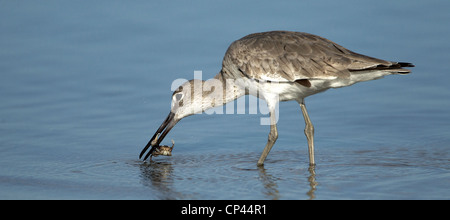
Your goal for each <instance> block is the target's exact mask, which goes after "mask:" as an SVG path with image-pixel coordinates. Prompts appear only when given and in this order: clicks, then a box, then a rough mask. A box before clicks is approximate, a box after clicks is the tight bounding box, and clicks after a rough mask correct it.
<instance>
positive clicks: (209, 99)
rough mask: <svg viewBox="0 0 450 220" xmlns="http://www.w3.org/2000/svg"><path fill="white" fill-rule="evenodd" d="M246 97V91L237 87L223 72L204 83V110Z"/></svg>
mask: <svg viewBox="0 0 450 220" xmlns="http://www.w3.org/2000/svg"><path fill="white" fill-rule="evenodd" d="M243 95H245V89H241V88H240V87H239V86H237V85H236V83H235V80H233V79H231V78H227V77H226V75H225V74H223V73H222V72H220V73H218V74H217V75H216V76H215V77H214V78H212V79H209V80H206V81H203V82H202V96H203V110H206V109H209V108H213V107H217V106H221V105H224V104H226V103H228V102H231V101H233V100H235V99H237V98H239V97H241V96H243Z"/></svg>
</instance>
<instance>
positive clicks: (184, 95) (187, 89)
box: [139, 79, 205, 160]
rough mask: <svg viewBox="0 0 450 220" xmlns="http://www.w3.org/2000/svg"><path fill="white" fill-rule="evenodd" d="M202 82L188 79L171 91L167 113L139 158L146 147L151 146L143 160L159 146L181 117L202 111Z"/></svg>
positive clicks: (145, 149)
mask: <svg viewBox="0 0 450 220" xmlns="http://www.w3.org/2000/svg"><path fill="white" fill-rule="evenodd" d="M203 84H204V81H202V80H198V79H194V80H190V81H187V82H185V83H184V84H182V85H181V86H179V87H178V89H176V90H175V91H174V92H173V94H172V103H171V109H170V113H169V115H168V116H167V118H166V119H165V120H164V122H163V123H162V124H161V126H160V127H159V128H158V130H157V131H156V132H155V134H154V135H153V137H152V138H151V139H150V141H149V142H148V144H147V145H146V146H145V148H144V149H143V150H142V152H141V154H140V156H139V158H141V157H142V156H143V154H144V153H145V152H146V151H147V149H148V148H149V147H150V146H151V147H152V148H151V149H150V151H149V152H148V153H147V155H146V156H145V157H144V160H146V159H147V158H148V157H149V156H150V155H151V154H152V152H153V151H154V150H155V149H156V147H157V146H159V144H160V143H161V141H162V140H163V139H164V137H166V135H167V134H168V133H169V131H170V130H171V129H172V128H173V127H174V126H175V125H176V124H177V123H178V122H179V121H180V120H181V119H182V118H185V117H187V116H190V115H193V114H196V113H201V112H203V111H204V109H205V105H204V100H205V98H204V97H203V95H204V94H203V93H204V92H203Z"/></svg>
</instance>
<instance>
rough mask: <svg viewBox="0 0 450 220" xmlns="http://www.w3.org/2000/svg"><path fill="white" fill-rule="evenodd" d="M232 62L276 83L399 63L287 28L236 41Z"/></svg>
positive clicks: (229, 59) (343, 74) (229, 54)
mask: <svg viewBox="0 0 450 220" xmlns="http://www.w3.org/2000/svg"><path fill="white" fill-rule="evenodd" d="M230 63H231V64H233V65H234V67H235V68H236V69H237V70H238V71H240V72H241V73H242V74H243V75H244V76H246V77H248V78H251V79H256V80H265V81H277V82H294V81H296V80H302V79H334V78H338V77H349V76H350V74H351V72H352V71H359V70H366V69H371V68H372V69H373V68H377V67H390V66H393V65H395V64H398V63H395V62H389V61H385V60H380V59H376V58H372V57H368V56H365V55H361V54H357V53H355V52H352V51H350V50H347V49H346V48H344V47H342V46H340V45H338V44H336V43H334V42H332V41H330V40H327V39H325V38H322V37H319V36H316V35H312V34H307V33H300V32H287V31H274V32H265V33H256V34H251V35H248V36H246V37H244V38H242V39H239V40H237V41H235V42H233V43H232V44H231V45H230V47H229V48H228V51H227V53H226V54H225V57H224V64H223V67H224V68H226V66H225V65H230Z"/></svg>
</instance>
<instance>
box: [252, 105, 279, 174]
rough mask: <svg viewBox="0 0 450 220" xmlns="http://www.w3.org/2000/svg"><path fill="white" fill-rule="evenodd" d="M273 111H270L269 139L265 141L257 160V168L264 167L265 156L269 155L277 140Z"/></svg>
mask: <svg viewBox="0 0 450 220" xmlns="http://www.w3.org/2000/svg"><path fill="white" fill-rule="evenodd" d="M275 117H276V116H275V110H270V122H271V123H270V133H269V139H268V141H267V144H266V147H265V148H264V151H263V152H262V154H261V157H260V158H259V160H258V164H257V165H258V166H262V165H264V160H266V157H267V155H269V152H270V149H272V147H273V145H274V144H275V141H277V138H278V131H277V121H276V118H275Z"/></svg>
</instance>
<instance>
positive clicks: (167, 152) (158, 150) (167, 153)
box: [150, 134, 175, 161]
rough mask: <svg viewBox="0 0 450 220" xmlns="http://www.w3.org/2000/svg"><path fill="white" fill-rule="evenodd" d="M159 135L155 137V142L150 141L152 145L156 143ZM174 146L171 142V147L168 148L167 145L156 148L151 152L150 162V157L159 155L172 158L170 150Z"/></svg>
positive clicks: (173, 142)
mask: <svg viewBox="0 0 450 220" xmlns="http://www.w3.org/2000/svg"><path fill="white" fill-rule="evenodd" d="M159 135H160V134H157V135H156V138H155V140H153V141H152V145H153V144H156V143H157V141H158V138H159ZM174 146H175V141H173V140H172V147H169V146H167V145H162V146H156V147H155V150H154V151H153V152H152V155H151V156H150V161H151V160H152V157H153V156H155V157H157V156H159V155H164V156H172V150H173V147H174Z"/></svg>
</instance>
